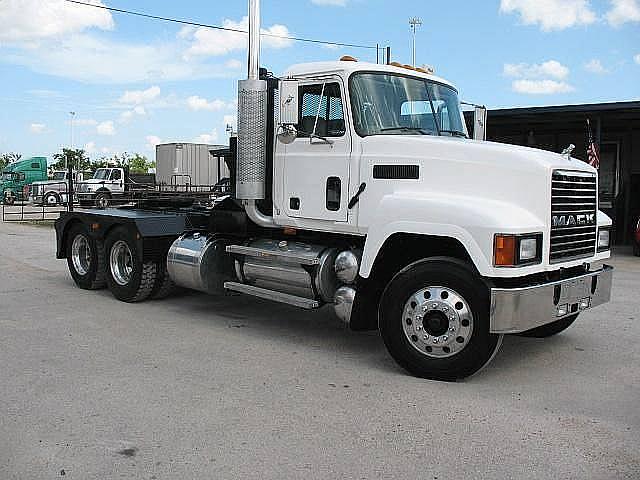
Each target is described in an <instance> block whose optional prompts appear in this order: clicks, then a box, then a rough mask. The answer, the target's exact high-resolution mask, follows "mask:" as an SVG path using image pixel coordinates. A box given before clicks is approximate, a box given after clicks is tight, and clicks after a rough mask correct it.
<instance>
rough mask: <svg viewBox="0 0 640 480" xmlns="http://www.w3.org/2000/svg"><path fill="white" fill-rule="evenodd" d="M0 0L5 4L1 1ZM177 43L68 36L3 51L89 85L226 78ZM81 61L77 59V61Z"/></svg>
mask: <svg viewBox="0 0 640 480" xmlns="http://www.w3.org/2000/svg"><path fill="white" fill-rule="evenodd" d="M0 1H4V0H0ZM183 50H184V49H183V48H182V47H181V46H180V45H179V44H178V42H168V43H152V44H136V43H129V42H121V41H112V40H108V39H104V38H98V37H96V36H93V35H89V34H82V33H80V34H72V35H70V36H67V37H65V38H61V39H52V40H51V41H48V42H43V43H42V44H40V45H38V46H37V47H34V48H31V49H25V48H22V49H19V48H18V49H10V50H6V52H5V51H3V54H2V57H3V60H4V61H5V62H8V63H13V64H17V65H22V66H25V67H28V68H30V69H31V70H33V71H35V72H38V73H43V74H46V75H53V76H57V77H63V78H69V79H72V80H76V81H80V82H87V83H93V84H118V83H141V82H150V81H155V82H162V81H180V80H198V79H206V78H231V77H233V76H234V75H235V73H234V72H232V71H229V69H227V68H224V65H223V64H213V63H210V62H203V61H196V60H194V59H191V60H187V59H185V58H183V55H182V53H183ZM79 59H81V61H79Z"/></svg>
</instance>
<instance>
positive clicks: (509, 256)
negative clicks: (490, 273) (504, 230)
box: [493, 235, 517, 267]
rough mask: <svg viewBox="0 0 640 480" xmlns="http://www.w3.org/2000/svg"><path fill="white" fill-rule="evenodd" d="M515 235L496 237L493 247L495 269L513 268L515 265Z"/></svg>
mask: <svg viewBox="0 0 640 480" xmlns="http://www.w3.org/2000/svg"><path fill="white" fill-rule="evenodd" d="M516 244H517V242H516V237H515V235H496V236H495V241H494V245H493V264H494V265H495V266H496V267H513V266H514V265H515V264H516Z"/></svg>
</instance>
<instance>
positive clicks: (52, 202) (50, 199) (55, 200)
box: [43, 192, 60, 207]
mask: <svg viewBox="0 0 640 480" xmlns="http://www.w3.org/2000/svg"><path fill="white" fill-rule="evenodd" d="M43 203H44V204H45V205H46V206H47V207H55V206H56V205H58V204H59V203H60V197H59V196H58V194H57V193H53V192H49V193H47V194H46V195H45V196H44V200H43Z"/></svg>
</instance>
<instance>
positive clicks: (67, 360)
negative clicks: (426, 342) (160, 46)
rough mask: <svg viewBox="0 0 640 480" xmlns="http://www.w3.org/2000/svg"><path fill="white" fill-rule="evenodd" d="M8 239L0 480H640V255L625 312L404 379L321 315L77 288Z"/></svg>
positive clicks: (229, 301) (362, 337)
mask: <svg viewBox="0 0 640 480" xmlns="http://www.w3.org/2000/svg"><path fill="white" fill-rule="evenodd" d="M54 249H55V247H54V232H53V229H52V228H51V227H50V226H49V227H45V226H28V225H20V224H10V223H0V479H2V480H4V479H7V480H8V479H19V480H25V479H54V478H62V477H64V478H65V479H82V480H85V479H111V478H140V479H205V478H206V479H234V478H243V479H244V478H249V479H254V478H255V479H288V478H291V479H301V478H304V479H305V480H309V479H323V480H326V479H334V478H345V479H351V478H353V479H378V478H389V479H396V478H410V479H418V478H419V479H458V478H460V479H466V478H473V479H489V478H490V479H508V478H509V479H510V478H513V479H529V478H530V479H546V478H551V479H574V478H585V479H607V480H609V479H618V478H627V479H639V478H640V385H639V384H640V342H639V340H640V258H634V257H631V256H630V255H629V254H627V253H626V251H623V252H621V253H619V254H617V255H616V256H615V258H614V259H612V262H611V263H612V264H613V265H615V266H616V267H617V270H616V272H615V276H614V291H613V301H612V302H611V303H610V304H607V305H605V306H603V307H600V308H598V309H594V310H592V311H588V312H586V313H584V314H583V315H581V317H580V318H579V320H578V321H577V322H576V323H575V324H574V326H572V327H571V328H570V329H568V330H567V331H566V332H564V333H563V334H561V335H558V336H556V337H553V338H549V339H542V340H541V339H527V338H520V337H512V336H508V337H505V341H504V345H503V347H502V350H501V352H500V353H499V354H498V356H497V357H496V358H495V359H494V361H493V362H492V363H491V364H490V365H489V366H488V367H487V368H486V369H484V370H483V371H481V372H480V373H479V374H477V375H475V376H474V377H471V378H469V379H467V380H465V381H463V382H458V383H443V382H435V381H427V380H421V379H417V378H413V377H411V376H408V375H407V374H406V373H405V372H404V371H403V370H401V369H400V368H399V367H397V366H396V364H395V363H394V361H393V360H392V359H391V358H390V356H389V355H388V354H387V352H386V350H385V347H384V345H383V343H382V340H381V339H380V336H379V335H378V334H377V333H376V332H370V333H354V332H351V331H349V330H348V329H346V328H345V327H344V326H343V325H342V324H341V323H340V322H339V321H338V320H337V319H336V318H335V317H334V316H333V314H332V312H331V311H330V310H328V309H323V310H320V311H313V312H305V311H300V310H297V309H295V308H293V307H288V306H285V305H279V304H274V303H270V302H268V301H263V300H259V299H253V298H248V297H243V296H237V295H236V296H228V297H210V296H206V295H204V294H198V293H188V294H181V295H179V296H174V297H171V298H168V299H166V300H161V301H150V302H146V303H141V304H125V303H121V302H118V301H116V300H115V299H114V298H113V297H112V296H111V294H110V293H109V291H108V290H102V291H98V292H90V291H84V290H80V289H78V288H76V287H75V285H74V284H73V282H72V280H71V278H70V276H69V274H68V271H67V265H66V261H64V260H56V259H55V258H54Z"/></svg>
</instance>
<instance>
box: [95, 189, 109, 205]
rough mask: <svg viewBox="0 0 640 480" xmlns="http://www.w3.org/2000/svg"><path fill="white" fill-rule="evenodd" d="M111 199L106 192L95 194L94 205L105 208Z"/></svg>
mask: <svg viewBox="0 0 640 480" xmlns="http://www.w3.org/2000/svg"><path fill="white" fill-rule="evenodd" d="M110 200H111V195H109V194H108V193H106V192H101V193H98V194H97V195H96V198H95V200H94V201H95V205H96V207H98V208H107V207H108V206H109V203H110Z"/></svg>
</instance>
